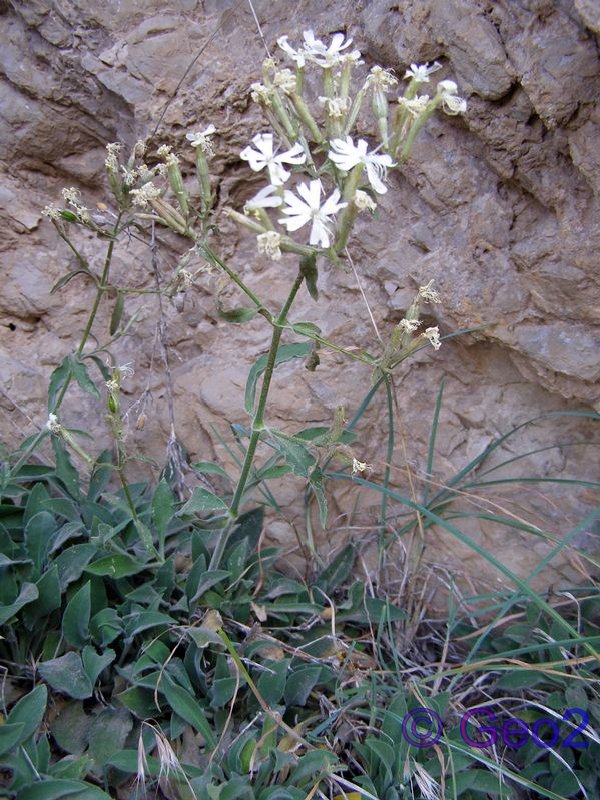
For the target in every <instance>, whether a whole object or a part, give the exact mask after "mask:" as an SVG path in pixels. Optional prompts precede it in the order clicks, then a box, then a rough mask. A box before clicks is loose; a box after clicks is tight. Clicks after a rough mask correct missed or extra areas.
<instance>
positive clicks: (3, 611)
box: [0, 581, 39, 625]
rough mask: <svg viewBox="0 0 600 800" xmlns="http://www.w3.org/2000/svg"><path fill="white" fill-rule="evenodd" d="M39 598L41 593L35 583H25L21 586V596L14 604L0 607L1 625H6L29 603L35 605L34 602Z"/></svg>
mask: <svg viewBox="0 0 600 800" xmlns="http://www.w3.org/2000/svg"><path fill="white" fill-rule="evenodd" d="M38 597H39V591H38V588H37V586H36V585H35V583H29V582H27V581H26V582H25V583H23V585H22V586H21V591H20V592H19V596H18V597H17V599H16V600H15V601H14V603H10V605H6V606H0V625H4V623H5V622H8V620H9V619H10V618H11V617H14V616H15V614H16V613H17V612H18V611H20V610H21V609H22V608H23V606H26V605H27V604H28V603H33V602H34V600H37V599H38Z"/></svg>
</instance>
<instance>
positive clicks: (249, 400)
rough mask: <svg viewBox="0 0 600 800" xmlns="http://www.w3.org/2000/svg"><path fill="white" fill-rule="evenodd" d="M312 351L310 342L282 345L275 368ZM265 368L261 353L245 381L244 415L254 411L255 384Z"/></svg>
mask: <svg viewBox="0 0 600 800" xmlns="http://www.w3.org/2000/svg"><path fill="white" fill-rule="evenodd" d="M311 350H312V342H294V343H293V344H282V345H281V346H280V347H279V350H278V351H277V356H276V358H275V366H276V367H277V366H278V365H279V364H283V362H284V361H290V360H291V359H292V358H304V357H305V356H307V355H308V354H309V353H310V352H311ZM266 367H267V353H263V354H262V355H261V356H259V357H258V358H257V359H256V361H255V362H254V364H253V366H252V368H251V370H250V372H249V373H248V380H247V381H246V392H245V397H244V407H245V409H246V413H247V414H250V415H252V412H253V410H254V400H255V397H256V382H257V381H258V379H259V378H260V376H261V375H262V374H263V372H264V371H265V369H266Z"/></svg>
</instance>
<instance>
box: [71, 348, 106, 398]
mask: <svg viewBox="0 0 600 800" xmlns="http://www.w3.org/2000/svg"><path fill="white" fill-rule="evenodd" d="M69 359H70V362H69V363H70V367H71V374H72V375H73V377H74V378H75V380H76V381H77V383H78V384H79V386H80V387H81V388H82V389H83V391H84V392H87V393H88V394H91V395H92V397H93V398H94V399H95V400H100V392H99V391H98V388H97V387H96V384H95V383H94V381H93V380H92V379H91V378H90V376H89V373H88V370H87V367H86V365H85V364H84V363H83V362H82V361H80V360H79V358H78V357H77V356H76V355H74V354H71V355H70V356H69Z"/></svg>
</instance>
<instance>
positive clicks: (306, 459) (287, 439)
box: [268, 429, 317, 478]
mask: <svg viewBox="0 0 600 800" xmlns="http://www.w3.org/2000/svg"><path fill="white" fill-rule="evenodd" d="M268 437H269V441H270V442H271V444H272V445H273V446H274V447H275V449H276V450H277V451H278V452H279V453H280V454H281V456H282V457H283V459H284V461H285V463H286V464H288V466H289V467H290V468H291V470H292V472H293V473H294V475H300V476H302V477H303V478H308V476H309V473H310V472H311V471H312V469H313V468H314V466H315V464H316V463H317V459H316V458H315V457H314V456H313V454H312V453H311V451H310V450H309V449H308V447H307V446H306V445H305V444H304V443H303V442H301V441H299V440H298V439H294V437H293V436H286V435H285V434H283V433H280V432H279V431H275V430H272V429H269V431H268Z"/></svg>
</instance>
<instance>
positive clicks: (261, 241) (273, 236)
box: [256, 231, 281, 261]
mask: <svg viewBox="0 0 600 800" xmlns="http://www.w3.org/2000/svg"><path fill="white" fill-rule="evenodd" d="M256 244H257V246H258V252H259V253H264V254H265V255H266V256H269V258H271V259H273V261H279V259H280V258H281V250H280V249H279V245H280V244H281V234H279V233H277V231H267V232H266V233H259V234H258V236H257V237H256Z"/></svg>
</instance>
